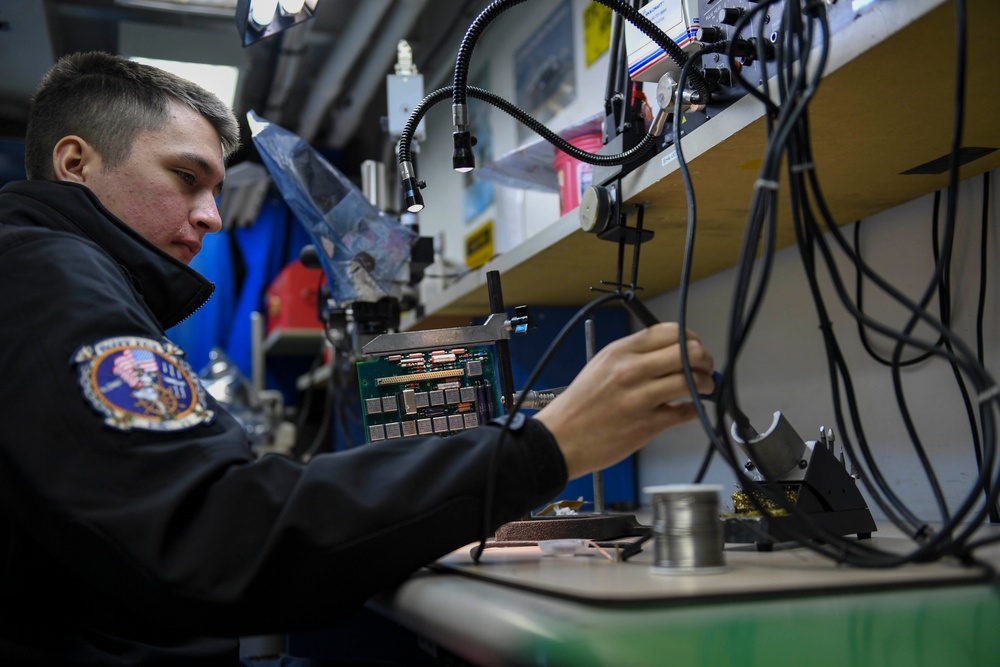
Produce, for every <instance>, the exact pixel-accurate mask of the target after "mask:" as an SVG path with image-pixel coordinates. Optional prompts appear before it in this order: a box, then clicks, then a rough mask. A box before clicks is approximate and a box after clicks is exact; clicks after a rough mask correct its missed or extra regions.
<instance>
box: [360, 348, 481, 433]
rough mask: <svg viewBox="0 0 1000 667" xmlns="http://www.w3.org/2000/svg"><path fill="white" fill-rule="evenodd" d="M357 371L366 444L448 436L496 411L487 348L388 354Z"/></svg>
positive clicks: (368, 362) (473, 424)
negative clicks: (431, 436) (413, 437)
mask: <svg viewBox="0 0 1000 667" xmlns="http://www.w3.org/2000/svg"><path fill="white" fill-rule="evenodd" d="M357 367H358V385H359V387H360V393H361V405H362V409H363V412H364V422H365V438H366V439H367V441H368V442H376V441H378V440H389V439H392V438H406V437H410V436H414V435H431V434H434V435H443V436H448V435H453V434H455V433H457V432H459V431H464V430H465V429H469V428H475V427H477V426H479V425H481V424H485V423H486V422H488V421H490V420H491V419H493V418H494V417H496V416H497V415H499V414H500V412H501V411H500V405H501V402H500V388H499V383H498V382H497V378H496V365H495V363H494V360H493V352H492V349H491V348H489V347H477V348H469V349H466V348H454V349H451V350H435V351H432V352H413V353H410V354H405V355H403V354H392V355H387V356H384V357H380V358H378V359H374V360H371V361H361V362H358V364H357Z"/></svg>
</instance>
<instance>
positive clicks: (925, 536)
mask: <svg viewBox="0 0 1000 667" xmlns="http://www.w3.org/2000/svg"><path fill="white" fill-rule="evenodd" d="M777 3H778V0H769V1H764V2H760V3H757V4H756V5H755V6H754V7H753V8H752V9H751V10H749V11H748V12H747V13H746V14H745V15H744V16H743V17H741V19H740V21H739V22H738V23H737V24H736V26H735V34H736V35H737V36H738V35H739V34H740V32H741V31H742V30H745V29H746V27H747V26H749V25H752V20H753V18H754V16H755V15H756V14H757V13H759V12H764V11H768V9H769V8H771V7H773V6H775V5H776V4H777ZM965 23H966V17H965V3H964V0H956V27H957V40H956V41H957V51H958V55H957V58H956V61H957V64H956V70H957V71H956V82H957V89H956V95H955V127H954V132H953V137H952V169H951V173H950V181H949V186H948V210H947V214H946V221H945V226H944V233H943V238H942V247H941V249H940V252H938V251H937V249H936V251H935V257H936V260H937V262H936V270H935V274H934V276H933V277H932V279H931V281H930V283H929V285H928V287H927V289H926V291H925V293H924V295H923V297H922V298H921V299H920V300H919V301H917V302H914V301H913V300H911V299H909V298H907V297H906V296H905V295H903V294H902V293H900V292H899V290H897V289H896V288H894V287H893V286H892V285H890V284H889V283H888V282H887V281H885V280H884V279H883V278H881V277H880V276H879V275H878V274H877V273H875V271H873V270H872V269H871V268H870V267H869V266H868V265H867V264H866V263H865V262H864V260H863V259H862V258H861V257H860V255H859V253H858V252H857V243H855V244H854V246H853V247H852V245H851V244H850V243H848V242H847V240H846V239H845V238H844V235H843V233H842V232H841V230H840V229H839V228H838V226H837V224H836V222H835V221H834V220H833V218H832V216H831V214H830V212H829V210H828V208H827V206H826V203H825V200H824V197H823V192H822V189H821V187H820V183H819V177H818V175H817V167H816V164H815V162H814V160H813V156H812V150H811V145H810V133H809V116H808V105H809V103H810V101H811V100H812V98H813V96H814V95H815V93H816V90H817V88H818V86H819V84H820V80H821V77H822V73H823V70H824V65H825V62H826V58H827V54H828V51H829V40H830V27H829V23H828V21H827V16H826V6H825V4H824V3H823V2H816V1H800V0H786V2H785V4H784V15H783V20H782V24H781V27H780V29H779V31H778V33H777V36H778V39H777V40H776V42H775V54H776V60H775V65H776V76H775V83H776V88H777V91H776V97H777V101H774V100H772V94H771V91H770V90H769V84H768V83H765V84H764V87H763V90H757V89H756V88H755V87H753V86H752V85H750V84H749V83H748V82H746V81H743V80H742V79H739V80H740V83H741V85H742V86H743V87H744V88H746V90H747V91H748V92H749V93H750V94H752V95H754V96H755V97H756V98H757V99H758V100H760V101H761V102H762V104H764V106H765V110H766V118H767V132H768V141H767V146H766V149H765V152H764V156H763V160H762V166H761V170H760V173H759V178H758V179H757V181H756V184H755V187H754V192H753V197H752V200H751V203H750V208H749V211H748V215H747V221H746V226H745V229H744V238H743V242H742V246H741V252H740V257H739V261H738V263H737V269H736V273H737V282H736V286H735V290H734V298H733V302H732V304H731V312H730V325H729V332H728V343H727V350H726V352H727V365H726V368H725V369H724V371H723V380H722V386H721V390H720V392H719V399H718V402H717V412H716V415H715V417H716V419H715V425H713V424H712V421H711V420H710V419H709V417H708V415H707V414H706V412H705V410H704V406H703V405H702V403H701V401H700V400H699V399H697V398H696V399H695V402H696V404H697V406H698V412H699V417H700V418H701V421H702V423H703V426H704V427H705V430H706V432H707V433H708V434H709V436H710V439H711V449H710V450H709V452H708V454H707V455H706V458H705V460H704V462H703V464H702V466H701V469H700V471H699V473H698V479H699V480H700V478H701V477H702V476H703V475H704V473H705V471H706V470H707V467H708V463H709V460H710V457H711V455H712V453H713V452H717V453H719V454H720V455H721V456H722V458H723V459H724V460H725V461H726V463H727V464H729V466H730V467H731V468H732V470H733V472H734V473H735V475H736V477H737V479H738V480H739V482H740V484H741V485H742V486H743V488H744V489H745V490H747V491H748V493H747V496H748V498H749V499H750V501H751V502H753V503H755V504H757V506H758V509H760V510H762V511H764V508H763V506H762V505H763V502H762V501H761V500H760V498H766V499H767V500H768V501H770V502H772V503H774V504H775V505H777V506H779V507H782V508H784V509H786V510H787V511H789V512H790V513H793V514H795V515H796V516H797V517H798V518H799V519H800V520H801V521H802V522H803V523H804V524H805V525H806V526H808V527H809V528H810V529H811V534H813V535H815V534H818V535H820V537H821V541H815V540H813V539H809V538H808V536H806V535H802V539H801V540H800V541H801V542H802V544H803V545H805V546H808V547H809V548H811V549H814V550H816V551H818V552H820V553H822V554H824V555H826V556H828V557H830V558H833V559H835V560H837V561H842V562H847V563H851V564H854V565H859V566H867V567H890V566H896V565H900V564H903V563H907V562H915V561H932V560H937V559H939V558H941V557H943V556H946V555H954V556H958V557H960V558H962V559H963V560H964V561H966V562H972V561H973V560H974V559H973V554H972V551H973V549H974V548H975V547H976V546H978V544H980V543H974V542H972V541H971V536H972V535H973V533H974V532H975V531H976V530H977V529H978V528H979V527H980V526H981V524H982V523H983V522H984V520H985V519H986V518H987V516H992V517H994V518H995V517H996V515H997V510H996V508H997V484H998V481H1000V480H998V475H1000V472H998V462H997V456H996V434H995V432H994V428H995V427H994V410H995V407H996V406H997V404H998V395H997V385H996V381H995V380H994V379H993V378H992V377H990V375H989V373H988V372H987V371H986V370H985V368H984V366H983V363H982V357H983V355H982V346H981V343H980V349H979V354H978V356H977V355H976V354H975V353H974V352H973V351H972V350H970V349H968V347H967V346H966V345H965V344H964V343H963V341H962V340H961V339H960V338H959V337H958V336H957V335H956V334H955V333H954V332H953V331H951V329H950V328H949V324H950V322H949V320H950V306H949V302H948V299H947V292H948V289H949V282H950V281H949V275H948V266H949V261H950V257H951V244H952V241H953V237H954V228H955V218H956V205H957V204H956V200H957V196H956V195H957V189H958V180H957V179H958V170H957V154H958V150H959V147H960V145H961V127H962V116H963V112H964V78H965V43H966V38H965ZM761 38H762V35H758V40H757V41H758V44H759V43H761V41H762V39H761ZM734 41H735V40H734ZM729 59H730V67H731V70H732V71H734V72H735V71H738V68H737V66H736V63H735V62H734V61H735V58H734V55H733V53H732V51H731V50H730V53H729ZM814 59H815V62H814V61H813V60H814ZM695 60H696V59H695V58H692V59H691V62H694V61H695ZM689 66H690V65H686V66H685V68H684V70H682V73H681V77H680V81H679V83H678V88H679V89H681V88H682V87H683V86H684V85H685V78H686V76H687V70H688V68H689ZM810 72H812V74H810ZM678 98H679V99H680V98H681V95H680V94H679V95H678ZM678 104H679V103H678ZM679 115H680V108H679V106H678V109H677V110H676V111H675V134H674V137H675V142H676V143H675V148H676V151H677V156H678V163H679V168H680V171H681V174H682V177H683V179H684V183H685V188H686V191H687V195H688V204H689V205H688V214H689V217H688V237H687V242H686V244H685V260H684V269H683V275H682V279H681V286H680V303H679V310H680V315H679V318H678V320H679V323H680V325H681V326H680V330H681V331H682V332H683V331H685V330H686V326H685V325H686V320H687V308H688V291H689V288H690V275H691V260H692V256H693V248H694V238H695V230H696V222H697V217H696V208H695V204H694V201H695V197H694V188H693V185H692V182H691V177H690V173H689V171H688V169H687V165H686V163H685V161H684V158H683V153H682V150H681V145H680V138H681V135H680V134H679V132H678V131H677V127H676V124H677V123H678V122H679V121H678V116H679ZM783 163H784V169H785V176H786V180H787V184H788V185H787V188H788V197H789V200H790V204H791V211H792V220H793V226H794V230H795V234H796V241H797V245H798V249H799V254H800V256H801V259H802V263H803V267H804V271H805V275H806V278H807V280H808V284H809V289H810V292H811V294H812V298H813V302H814V305H815V308H816V313H817V317H818V320H819V328H820V331H821V332H822V335H823V342H824V345H825V348H826V353H827V361H828V369H829V374H830V384H831V388H832V396H833V402H834V411H835V418H836V422H837V427H838V428H839V430H840V433H841V435H842V438H843V442H842V446H843V447H844V449H845V451H846V452H847V453H848V455H849V456H850V458H851V460H852V461H854V462H856V463H859V464H863V465H861V466H860V467H861V468H862V470H861V476H860V479H861V482H862V483H863V484H864V486H865V488H866V490H867V491H868V492H869V495H870V496H871V497H872V499H873V500H874V501H875V502H876V503H877V504H878V506H879V507H880V508H881V509H882V511H883V513H884V514H885V516H886V517H888V518H889V519H890V520H891V521H892V522H893V523H894V524H895V525H896V526H897V527H898V528H899V529H900V530H901V531H902V532H903V533H904V534H906V535H908V536H909V537H910V538H912V540H913V541H914V543H915V546H914V548H913V549H912V550H911V551H910V552H909V553H906V554H895V553H889V552H885V551H881V550H878V549H875V548H873V547H871V546H870V545H867V544H865V543H863V542H858V541H856V540H853V539H848V538H844V537H841V536H839V535H834V534H830V533H829V532H828V531H823V530H822V528H821V527H820V526H817V525H814V523H815V522H812V521H810V518H809V516H808V515H806V514H805V513H803V512H801V511H799V510H797V508H796V507H794V506H793V505H792V504H790V503H789V502H788V501H787V500H786V499H785V498H783V497H778V496H777V495H776V494H774V493H771V492H769V490H768V489H767V488H766V487H765V486H763V485H761V484H759V483H756V482H754V481H753V480H751V479H750V478H749V477H747V475H746V474H745V472H744V470H743V468H742V466H740V465H738V459H737V455H736V453H735V450H734V448H733V443H732V442H731V440H730V437H729V434H728V433H727V432H726V429H725V423H726V421H727V416H732V415H739V414H741V411H740V409H739V406H738V403H737V390H736V388H737V382H736V365H737V362H738V360H739V357H740V354H741V352H742V350H743V348H744V346H745V345H746V342H747V339H748V336H749V333H750V330H751V328H752V326H753V323H754V319H755V317H756V316H757V314H758V312H759V308H760V305H761V301H762V299H763V296H764V294H765V292H766V289H767V285H768V279H769V277H770V272H771V267H772V263H773V259H774V252H775V238H776V224H777V205H778V193H779V190H780V188H781V187H782V186H781V185H780V178H781V169H782V164H783ZM828 239H831V240H832V241H833V244H834V246H835V248H834V247H831V244H830V241H829V240H828ZM834 249H838V250H839V251H840V252H841V253H842V254H843V255H844V256H846V257H847V258H848V259H849V260H850V261H851V262H852V263H853V265H854V266H855V268H856V270H857V272H858V276H859V289H860V280H861V276H863V277H864V278H865V279H867V280H869V281H871V283H873V284H874V285H876V286H877V287H878V288H879V289H880V290H882V291H883V292H884V293H885V294H886V295H888V296H889V297H890V298H891V299H892V300H893V301H895V302H896V303H898V304H900V305H902V306H903V307H904V308H905V309H906V310H907V312H909V313H910V318H909V321H908V322H907V324H906V326H905V327H904V328H903V329H902V330H898V331H897V330H893V329H891V328H889V327H887V326H885V325H884V324H882V323H881V322H879V321H877V320H875V319H873V318H872V317H871V316H870V315H867V314H865V313H864V312H863V310H862V309H861V307H860V297H859V298H858V299H857V303H855V302H854V301H852V300H851V298H850V296H849V294H848V290H847V289H846V288H845V286H844V283H843V280H842V278H841V276H840V273H839V271H838V268H837V265H836V263H835V259H834ZM758 252H759V254H760V258H759V260H758V259H757V255H758ZM983 261H984V262H985V258H984V259H983ZM983 266H984V267H985V263H984V264H983ZM820 268H825V269H826V274H825V275H826V276H827V278H828V279H829V280H830V281H831V283H832V284H833V286H834V289H835V291H836V294H837V296H838V298H839V299H840V301H841V303H842V305H843V306H844V307H845V308H846V309H847V310H848V312H849V313H850V314H851V315H852V317H854V318H855V319H856V320H857V322H858V326H859V327H860V328H861V330H865V329H870V330H872V331H876V332H878V333H880V334H881V335H884V336H886V337H888V338H890V339H891V340H893V341H895V346H894V350H893V355H892V359H891V360H890V361H889V365H890V366H891V368H892V374H893V383H894V387H895V388H896V395H897V400H898V403H899V406H900V410H901V412H902V414H903V418H904V422H905V424H906V426H907V431H908V434H909V436H910V440H911V443H912V445H913V447H914V451H915V453H916V454H917V457H918V459H919V460H920V462H921V465H922V467H923V469H924V471H925V475H926V477H927V480H928V483H929V485H930V487H931V489H932V490H933V494H934V497H935V500H936V502H937V504H938V507H939V512H940V517H939V521H940V523H941V527H940V528H939V529H937V530H936V531H934V530H932V529H931V528H930V527H929V525H928V523H929V522H928V521H926V520H925V519H923V518H922V517H918V516H916V515H915V514H914V513H913V512H912V511H910V509H909V508H908V507H906V505H905V503H903V502H902V500H901V499H900V498H899V497H898V496H897V495H896V494H895V493H894V492H893V490H892V488H891V485H890V484H889V482H888V480H887V479H886V477H885V475H884V474H883V473H882V471H881V470H880V469H879V466H878V464H877V462H876V460H875V456H874V454H873V452H872V449H871V447H870V446H869V443H868V441H867V439H866V437H865V434H864V428H863V424H862V420H861V416H860V412H859V409H858V403H857V399H856V396H855V392H854V387H853V383H852V380H851V375H850V371H849V369H848V366H847V362H846V360H845V358H844V356H843V354H842V352H841V348H840V345H839V342H838V340H837V337H836V334H835V333H834V330H833V327H832V324H831V320H830V317H829V315H828V312H827V307H826V304H825V302H824V299H823V296H822V293H821V291H820V288H819V276H818V269H820ZM984 270H985V269H984ZM984 281H985V278H983V279H982V280H981V285H983V284H984ZM983 291H984V288H983V287H982V286H981V289H980V303H982V302H983V296H982V294H983ZM935 292H938V293H939V296H940V299H939V301H940V302H941V303H940V304H939V305H940V312H939V313H938V314H937V315H935V314H932V313H931V312H929V311H928V308H927V307H928V304H929V302H930V300H931V297H932V296H933V294H934V293H935ZM858 294H859V295H860V292H858ZM980 311H982V307H981V308H980ZM979 321H980V328H981V322H982V316H981V315H980V320H979ZM919 323H922V324H924V325H925V326H929V327H930V328H932V329H933V330H934V331H935V332H936V334H937V335H938V336H939V339H938V341H936V342H934V343H929V342H926V341H923V340H920V339H918V338H916V337H914V336H913V332H914V329H915V327H916V326H917V324H919ZM907 347H910V348H914V349H917V350H922V351H923V354H922V355H920V357H918V358H917V359H920V358H924V357H939V358H942V359H944V360H946V361H947V362H948V363H949V364H951V366H952V368H953V371H954V374H955V377H956V379H957V381H958V385H959V389H960V391H961V392H962V395H963V400H964V402H965V405H966V406H967V407H966V409H967V412H968V414H969V421H970V425H971V428H972V430H973V433H974V440H975V443H976V444H975V447H976V455H977V461H978V462H979V466H980V471H979V477H978V479H977V482H976V484H975V485H974V487H973V488H972V489H971V490H970V491H969V493H968V494H967V496H966V497H965V498H964V499H962V501H961V503H960V504H959V506H958V507H957V508H954V509H951V508H949V507H948V504H947V502H946V500H945V498H944V494H943V493H942V491H941V487H940V484H939V482H938V480H937V476H936V473H935V471H934V469H933V466H932V465H931V462H930V460H929V457H928V456H927V454H926V452H925V450H924V448H923V445H922V443H921V441H920V438H919V435H918V433H917V432H916V428H915V427H914V426H913V423H912V420H911V419H910V418H909V410H908V408H907V406H906V402H905V398H904V396H903V393H902V380H901V375H900V369H901V368H902V367H903V366H904V365H905V364H906V363H909V362H906V361H903V359H902V353H903V350H904V348H907ZM681 349H682V350H684V346H683V345H682V347H681ZM685 366H686V373H687V375H688V381H689V384H690V385H691V387H692V395H694V396H697V392H696V391H694V383H693V378H692V376H691V373H690V369H689V368H687V359H685ZM966 383H969V384H971V386H972V392H973V395H974V396H975V397H977V401H978V419H979V427H978V429H977V427H976V424H975V415H974V413H975V411H976V409H975V408H974V407H973V398H972V396H970V394H969V390H968V388H967V384H966ZM847 423H849V424H850V426H851V430H850V431H848V429H847V428H846V424H847ZM737 426H738V427H739V425H737ZM851 435H853V438H852V437H851ZM855 439H856V443H855V441H854V440H855Z"/></svg>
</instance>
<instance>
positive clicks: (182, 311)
mask: <svg viewBox="0 0 1000 667" xmlns="http://www.w3.org/2000/svg"><path fill="white" fill-rule="evenodd" d="M0 194H4V195H7V194H13V195H18V196H21V197H25V198H27V199H29V200H31V201H32V204H31V205H29V206H24V207H18V210H19V211H20V212H22V213H24V214H25V215H26V216H27V217H28V218H29V219H30V221H31V223H32V224H34V225H38V226H42V227H46V228H49V229H53V230H57V231H63V232H68V233H72V234H78V235H80V236H84V237H86V238H88V239H90V240H91V241H93V242H94V243H96V244H97V245H99V246H100V247H101V248H103V249H104V251H105V252H107V253H108V254H109V255H111V257H113V258H114V260H115V261H116V262H117V263H118V264H119V266H121V267H122V268H123V269H124V270H125V271H126V272H127V273H128V274H129V275H130V276H131V277H132V279H133V283H134V284H135V286H136V288H137V289H138V290H139V291H140V292H141V293H142V296H143V298H144V299H145V301H146V304H147V305H148V306H149V307H150V309H151V310H152V311H153V314H154V315H156V317H157V319H158V320H159V321H160V324H161V326H163V328H164V329H169V328H170V327H172V326H174V325H176V324H178V323H179V322H181V321H182V320H184V319H186V318H187V317H188V316H189V315H191V313H193V312H194V311H196V310H197V309H198V308H200V307H201V306H202V305H204V303H205V302H206V301H208V298H209V297H210V296H211V295H212V292H213V291H214V289H215V286H214V285H213V284H212V283H211V282H209V281H208V280H207V279H206V278H205V277H204V276H202V275H201V274H200V273H198V272H197V271H195V270H194V269H192V268H190V267H189V266H187V265H186V264H184V263H183V262H180V261H178V260H177V259H175V258H174V257H171V256H170V255H168V254H167V253H165V252H163V251H162V250H160V249H159V248H157V247H156V246H154V245H153V244H152V243H150V242H149V241H147V240H146V239H145V238H143V237H142V236H140V235H139V234H138V233H137V232H136V231H135V230H133V229H132V228H131V227H129V226H128V225H126V224H125V223H124V222H122V221H121V220H119V219H118V218H116V217H115V216H114V215H113V214H112V213H111V212H110V211H108V210H107V209H106V208H104V206H103V205H102V204H101V202H100V201H99V200H98V199H97V196H96V195H94V193H93V192H91V191H90V189H89V188H87V187H86V186H83V185H79V184H76V183H66V182H58V181H17V182H14V183H9V184H7V185H6V186H4V188H3V190H0ZM42 207H44V208H42ZM2 208H3V210H5V211H7V210H9V207H8V206H7V205H6V204H4V205H3V207H2ZM45 209H48V212H46V210H45ZM53 214H54V215H53ZM5 217H6V216H5ZM0 220H2V218H0Z"/></svg>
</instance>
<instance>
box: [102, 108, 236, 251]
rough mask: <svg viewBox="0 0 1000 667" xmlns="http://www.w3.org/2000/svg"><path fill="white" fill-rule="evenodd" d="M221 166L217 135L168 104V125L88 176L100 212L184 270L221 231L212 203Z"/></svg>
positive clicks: (199, 119) (192, 115)
mask: <svg viewBox="0 0 1000 667" xmlns="http://www.w3.org/2000/svg"><path fill="white" fill-rule="evenodd" d="M224 176H225V164H224V162H223V159H222V148H221V143H220V140H219V135H218V133H217V132H216V131H215V128H214V127H212V124H211V123H209V122H208V120H206V119H205V118H204V117H203V116H202V115H201V114H199V113H198V112H197V111H195V110H194V109H191V108H190V107H188V106H186V105H184V104H181V103H179V102H172V103H171V106H170V120H169V121H168V122H167V124H166V125H165V126H164V127H163V128H161V129H159V130H156V131H152V132H142V133H140V134H139V135H138V136H137V137H136V141H135V143H134V144H133V147H132V152H131V154H130V155H129V157H128V159H127V160H126V161H125V162H124V163H123V164H121V165H119V166H118V167H115V168H111V169H108V168H106V166H105V165H102V166H101V168H99V169H97V170H95V171H92V172H90V173H89V175H88V178H87V180H86V185H87V187H89V188H90V189H91V190H92V191H93V192H94V194H96V195H97V198H98V199H100V200H101V203H102V204H104V206H105V208H107V209H108V210H109V211H111V212H112V213H114V214H115V215H116V216H117V217H118V218H120V219H121V220H122V221H123V222H125V223H126V224H127V225H128V226H129V227H131V228H132V229H134V230H135V231H137V232H138V233H139V234H141V235H142V236H143V237H144V238H146V239H147V240H148V241H150V242H151V243H152V244H153V245H155V246H156V247H158V248H160V249H161V250H163V251H164V252H166V253H168V254H170V255H172V256H173V257H175V258H177V259H179V260H180V261H182V262H184V263H185V264H188V263H190V262H191V260H192V259H194V256H195V255H197V254H198V252H199V251H200V250H201V242H202V239H203V238H205V235H206V234H208V233H211V232H217V231H219V230H220V229H221V228H222V219H221V218H220V216H219V209H218V207H217V206H216V204H215V198H216V197H217V196H218V194H219V192H220V191H221V190H222V180H223V178H224Z"/></svg>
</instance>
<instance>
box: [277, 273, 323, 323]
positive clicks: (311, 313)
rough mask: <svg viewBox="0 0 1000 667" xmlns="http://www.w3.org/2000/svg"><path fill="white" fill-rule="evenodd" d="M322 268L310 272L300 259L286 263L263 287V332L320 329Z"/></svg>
mask: <svg viewBox="0 0 1000 667" xmlns="http://www.w3.org/2000/svg"><path fill="white" fill-rule="evenodd" d="M324 280H325V276H324V275H323V271H322V269H310V268H307V267H306V266H304V265H303V264H302V262H301V261H300V260H295V261H293V262H290V263H289V264H288V265H287V266H285V268H283V269H282V270H281V272H280V273H278V276H277V277H276V278H275V279H274V281H273V282H272V283H271V284H270V285H269V286H268V288H267V333H268V335H270V334H271V333H272V332H273V331H275V330H276V329H282V330H286V331H287V330H291V329H322V328H323V325H322V323H321V322H320V321H319V315H318V304H319V291H320V287H321V286H322V284H323V282H324Z"/></svg>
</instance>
